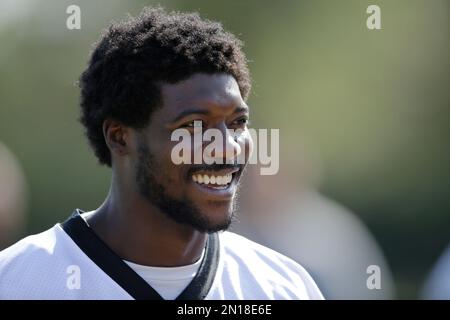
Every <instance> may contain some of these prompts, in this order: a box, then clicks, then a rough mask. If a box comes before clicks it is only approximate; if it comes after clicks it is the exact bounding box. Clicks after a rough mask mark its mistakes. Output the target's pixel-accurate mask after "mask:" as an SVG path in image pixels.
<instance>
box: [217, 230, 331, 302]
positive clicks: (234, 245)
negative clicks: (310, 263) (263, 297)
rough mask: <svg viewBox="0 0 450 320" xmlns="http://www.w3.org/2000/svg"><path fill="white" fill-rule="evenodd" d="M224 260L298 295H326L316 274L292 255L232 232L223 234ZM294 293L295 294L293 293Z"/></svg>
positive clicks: (221, 239)
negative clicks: (309, 271)
mask: <svg viewBox="0 0 450 320" xmlns="http://www.w3.org/2000/svg"><path fill="white" fill-rule="evenodd" d="M220 241H221V246H222V248H223V251H222V252H223V253H224V255H225V257H223V258H224V260H225V264H228V265H230V266H232V265H237V266H239V268H240V269H241V270H240V272H241V273H242V272H245V270H248V271H249V274H250V276H251V277H253V278H255V280H256V281H258V282H266V283H267V284H269V285H273V286H275V287H277V288H279V289H280V290H281V291H290V292H292V293H293V294H294V295H296V293H298V292H301V293H298V294H297V296H298V297H302V298H305V297H306V298H308V299H315V300H317V299H323V296H322V293H321V292H320V290H319V288H318V287H317V285H316V283H315V281H314V280H313V278H312V277H311V276H310V275H309V273H308V272H307V271H306V270H305V268H303V267H302V266H301V265H300V264H299V263H297V262H295V261H294V260H292V259H291V258H289V257H287V256H285V255H283V254H281V253H279V252H277V251H275V250H273V249H270V248H268V247H265V246H263V245H261V244H258V243H256V242H254V241H252V240H250V239H247V238H245V237H243V236H241V235H238V234H235V233H233V232H229V231H225V232H222V233H221V234H220ZM291 296H292V295H291Z"/></svg>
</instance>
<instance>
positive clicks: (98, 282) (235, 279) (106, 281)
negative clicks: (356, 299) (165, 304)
mask: <svg viewBox="0 0 450 320" xmlns="http://www.w3.org/2000/svg"><path fill="white" fill-rule="evenodd" d="M219 238H220V258H219V264H218V269H217V273H216V275H215V278H214V281H213V285H212V287H211V289H210V291H209V293H208V295H207V296H206V299H215V300H217V299H323V297H322V294H321V293H320V291H319V289H318V288H317V286H316V284H315V283H314V281H313V279H312V278H311V277H310V276H309V274H308V273H307V272H306V271H305V270H304V269H303V268H302V267H301V266H300V265H298V264H297V263H296V262H294V261H293V260H291V259H289V258H287V257H285V256H283V255H281V254H279V253H277V252H275V251H273V250H271V249H268V248H266V247H263V246H261V245H258V244H256V243H254V242H252V241H250V240H248V239H246V238H244V237H241V236H238V235H236V234H233V233H231V232H223V233H221V234H220V235H219ZM0 299H126V300H127V299H133V298H132V297H131V296H130V295H129V294H128V293H127V292H126V291H125V290H124V289H123V288H122V287H120V286H119V285H118V284H117V283H116V282H114V281H113V280H112V279H111V278H110V277H109V276H108V275H107V274H106V273H104V272H103V270H101V269H100V268H99V267H98V266H97V265H96V264H95V263H93V262H92V261H91V260H90V259H89V257H88V256H86V254H85V253H84V252H83V251H82V250H81V249H80V248H79V247H78V246H77V245H76V244H75V243H74V242H73V240H72V239H71V238H70V237H69V236H68V235H67V234H66V233H65V232H64V230H63V229H62V228H61V226H60V225H59V224H57V225H55V226H54V227H53V228H51V229H49V230H47V231H45V232H42V233H40V234H37V235H33V236H29V237H27V238H25V239H22V240H21V241H19V242H18V243H16V244H14V245H12V246H11V247H9V248H7V249H5V250H3V251H2V252H0Z"/></svg>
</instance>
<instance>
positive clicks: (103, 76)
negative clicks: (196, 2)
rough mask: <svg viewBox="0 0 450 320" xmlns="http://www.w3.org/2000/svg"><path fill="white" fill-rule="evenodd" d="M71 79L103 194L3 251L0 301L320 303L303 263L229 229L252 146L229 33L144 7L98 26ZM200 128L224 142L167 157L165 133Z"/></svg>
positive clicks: (243, 71)
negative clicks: (81, 68)
mask: <svg viewBox="0 0 450 320" xmlns="http://www.w3.org/2000/svg"><path fill="white" fill-rule="evenodd" d="M80 86H81V122H82V124H83V125H84V126H85V128H86V135H87V137H88V140H89V142H90V144H91V146H92V147H93V150H94V152H95V154H96V156H97V158H98V160H99V162H100V163H101V164H103V165H106V166H109V167H111V169H112V182H111V187H110V191H109V194H108V196H107V197H106V200H105V201H104V203H103V204H102V205H101V206H100V207H99V208H97V209H96V210H93V211H88V212H84V211H82V210H80V209H76V210H75V211H74V212H73V214H72V215H71V217H69V218H68V219H67V220H66V221H65V222H64V223H61V224H57V225H55V226H54V227H53V228H51V229H50V230H47V231H45V232H43V233H41V234H38V235H33V236H30V237H27V238H25V239H23V240H21V241H19V242H18V243H16V244H15V245H13V246H11V247H9V248H8V249H6V250H4V251H3V252H1V253H0V298H3V299H322V295H321V293H320V291H319V289H318V288H317V286H316V285H315V283H314V281H313V280H312V278H311V277H310V276H309V275H308V273H307V272H306V271H305V270H304V269H303V268H302V267H301V266H299V265H298V264H296V263H295V262H293V261H292V260H291V259H289V258H287V257H285V256H283V255H281V254H279V253H277V252H274V251H272V250H270V249H268V248H265V247H263V246H260V245H258V244H256V243H254V242H251V241H250V240H247V239H245V238H243V237H240V236H238V235H236V234H233V233H231V232H228V231H225V230H226V229H227V228H228V226H229V225H230V223H231V222H232V220H233V213H234V208H235V201H236V193H237V187H238V183H239V179H240V177H241V175H242V172H243V169H244V167H245V162H246V161H244V163H241V162H239V161H236V159H237V158H238V157H239V156H242V155H244V160H248V156H249V154H250V151H251V148H252V141H251V138H250V135H249V134H248V130H247V122H248V117H249V107H248V106H247V104H246V102H245V100H246V99H247V97H248V95H249V91H250V78H249V73H248V69H247V64H246V59H245V56H244V54H243V52H242V51H241V43H240V41H239V40H238V39H237V38H236V37H235V36H233V35H232V34H230V33H228V32H226V31H224V30H223V29H222V26H221V25H220V24H219V23H215V22H211V21H208V20H203V19H201V18H200V17H199V16H198V15H197V14H182V13H166V12H165V11H164V10H162V9H160V8H157V9H146V10H144V11H143V12H142V13H141V15H139V16H138V17H134V18H129V19H128V20H127V21H125V22H122V23H116V24H113V25H112V26H111V27H110V28H109V29H107V30H106V31H105V32H104V34H103V36H102V38H101V39H100V40H99V42H98V43H97V44H96V46H95V49H94V51H93V53H92V56H91V59H90V62H89V65H88V67H87V69H86V71H85V72H84V73H83V75H82V76H81V79H80ZM199 127H200V128H201V129H202V130H206V131H207V130H212V129H214V130H216V132H220V133H221V136H222V137H223V139H222V141H221V145H222V146H223V148H218V149H215V150H214V151H213V152H211V153H210V155H209V156H210V157H211V158H213V159H214V160H215V161H213V162H212V163H211V162H208V163H207V162H206V161H201V162H200V163H196V162H195V161H192V162H191V163H190V164H188V163H182V164H177V163H175V162H174V161H173V150H174V148H175V146H176V145H177V141H173V139H171V137H172V134H173V133H174V132H175V131H176V130H185V132H188V133H190V134H192V136H194V135H195V131H196V130H198V129H199ZM231 129H233V130H231ZM231 132H235V133H231ZM206 147H207V146H206V144H205V143H201V144H200V145H198V144H197V143H195V141H194V139H192V141H191V143H189V146H188V148H187V149H184V150H183V152H186V153H187V155H188V157H191V159H192V160H194V158H195V157H196V155H198V154H203V151H204V149H205V148H206ZM202 160H204V159H203V157H202Z"/></svg>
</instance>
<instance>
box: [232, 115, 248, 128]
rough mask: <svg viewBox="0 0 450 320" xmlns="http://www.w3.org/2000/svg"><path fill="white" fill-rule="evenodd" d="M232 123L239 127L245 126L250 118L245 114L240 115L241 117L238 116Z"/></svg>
mask: <svg viewBox="0 0 450 320" xmlns="http://www.w3.org/2000/svg"><path fill="white" fill-rule="evenodd" d="M232 124H233V125H236V126H239V127H242V126H247V125H249V124H250V120H249V119H248V117H247V116H245V117H242V118H239V119H237V120H235V121H233V123H232Z"/></svg>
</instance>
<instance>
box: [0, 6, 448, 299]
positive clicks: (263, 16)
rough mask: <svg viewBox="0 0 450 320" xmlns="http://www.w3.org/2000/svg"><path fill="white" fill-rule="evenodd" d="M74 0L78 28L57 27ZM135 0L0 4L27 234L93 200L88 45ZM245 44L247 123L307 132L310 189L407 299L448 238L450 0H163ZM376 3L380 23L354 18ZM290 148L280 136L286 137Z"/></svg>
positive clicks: (9, 138) (3, 67)
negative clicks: (376, 256) (339, 211)
mask: <svg viewBox="0 0 450 320" xmlns="http://www.w3.org/2000/svg"><path fill="white" fill-rule="evenodd" d="M70 4H78V5H79V6H80V7H81V11H82V29H81V30H67V28H66V27H65V21H66V18H67V14H66V8H67V6H68V5H70ZM148 4H155V2H148V1H126V2H125V1H118V0H114V1H99V0H96V1H59V0H58V1H57V0H51V1H25V0H22V1H6V0H5V1H2V2H0V9H1V10H0V43H1V47H0V141H2V142H3V143H5V144H6V145H7V146H8V147H9V148H10V149H11V150H12V151H13V152H14V153H15V154H16V156H17V157H18V159H19V160H20V162H21V165H22V166H23V168H24V170H25V173H26V177H27V179H28V182H29V185H30V191H31V199H30V202H31V203H30V206H29V207H30V212H29V217H30V218H29V224H28V228H27V233H30V232H33V233H35V232H39V231H41V230H43V229H45V228H48V227H50V226H52V225H53V224H54V223H55V222H56V221H61V220H63V219H65V217H66V216H67V215H68V214H69V213H70V212H71V211H72V209H73V208H75V207H81V208H84V209H92V208H95V207H96V206H98V205H99V204H100V203H101V202H102V200H103V198H104V196H105V194H106V192H107V190H108V184H109V170H108V169H106V168H102V167H100V166H99V165H97V163H96V160H95V158H94V156H93V154H92V153H91V152H90V150H89V147H88V145H87V143H86V140H85V138H84V136H83V130H82V127H81V125H80V124H79V123H78V122H77V118H78V113H79V110H78V108H79V107H78V100H79V90H78V88H77V86H76V81H77V79H78V77H79V75H80V74H81V72H82V71H83V69H84V67H85V65H86V63H87V59H88V53H89V49H90V47H91V44H92V43H93V42H94V41H95V40H96V39H97V38H98V36H99V34H100V31H101V29H102V28H104V27H106V26H107V25H108V24H109V22H110V21H111V20H113V19H114V20H117V19H121V18H123V17H125V14H126V13H131V14H137V13H138V12H139V11H140V9H141V8H142V7H143V6H145V5H148ZM161 4H162V5H163V6H165V7H166V8H168V9H174V10H180V11H186V10H188V11H192V10H196V11H199V12H200V13H201V14H202V15H203V16H204V17H207V18H210V19H213V20H219V21H221V22H222V23H223V24H224V25H225V27H226V28H227V29H228V30H230V31H232V32H234V33H236V34H238V35H239V37H241V38H242V39H243V41H244V42H245V45H246V46H245V51H246V53H247V55H248V57H249V59H250V61H251V62H250V68H251V72H252V76H253V80H254V84H253V88H254V89H253V94H252V96H251V98H250V101H249V104H250V106H251V107H252V118H253V119H252V122H253V124H255V125H256V126H257V127H265V128H280V129H281V130H280V132H281V138H282V139H284V140H286V141H289V143H290V144H294V145H295V143H296V141H297V139H302V140H303V141H306V142H307V145H308V147H309V148H310V149H311V153H312V154H317V155H318V158H319V159H320V163H316V164H315V165H317V166H320V169H321V170H322V171H323V174H322V176H323V180H322V182H321V185H320V188H321V190H322V191H323V192H324V193H325V194H327V195H328V196H330V197H332V198H334V199H336V200H337V201H339V202H341V203H342V204H344V205H345V206H347V207H349V208H350V209H352V210H353V211H354V212H355V213H357V214H358V216H360V217H361V218H362V219H363V220H364V221H365V222H366V223H367V224H368V226H369V228H370V230H371V231H372V232H373V233H374V235H375V237H376V238H377V240H378V241H379V243H380V244H381V246H382V248H383V250H384V251H385V253H386V256H387V259H388V261H389V263H390V264H391V267H392V269H393V272H394V277H395V280H396V285H397V289H398V293H399V297H400V298H414V297H416V294H417V290H418V289H419V287H420V285H421V283H422V281H423V279H424V277H425V276H426V274H427V272H428V270H429V268H430V267H431V265H432V264H433V263H434V261H435V259H436V258H437V257H438V256H439V254H440V252H441V251H442V250H443V248H444V247H445V245H446V244H447V243H448V242H450V233H449V232H448V231H449V225H450V195H449V190H450V148H449V137H450V109H449V107H450V90H449V83H450V58H449V57H450V2H449V1H444V0H433V1H421V0H398V1H378V0H377V1H364V0H354V1H339V2H337V1H323V0H321V1H316V0H307V1H304V0H302V1H293V0H284V1H259V0H246V1H238V0H229V1H220V2H219V1H200V0H196V1H194V0H192V1H182V0H179V1H168V2H161ZM369 4H377V5H379V6H380V7H381V18H382V30H375V31H371V30H368V29H367V28H366V18H367V14H366V8H367V6H368V5H369ZM288 145H289V144H288Z"/></svg>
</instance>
